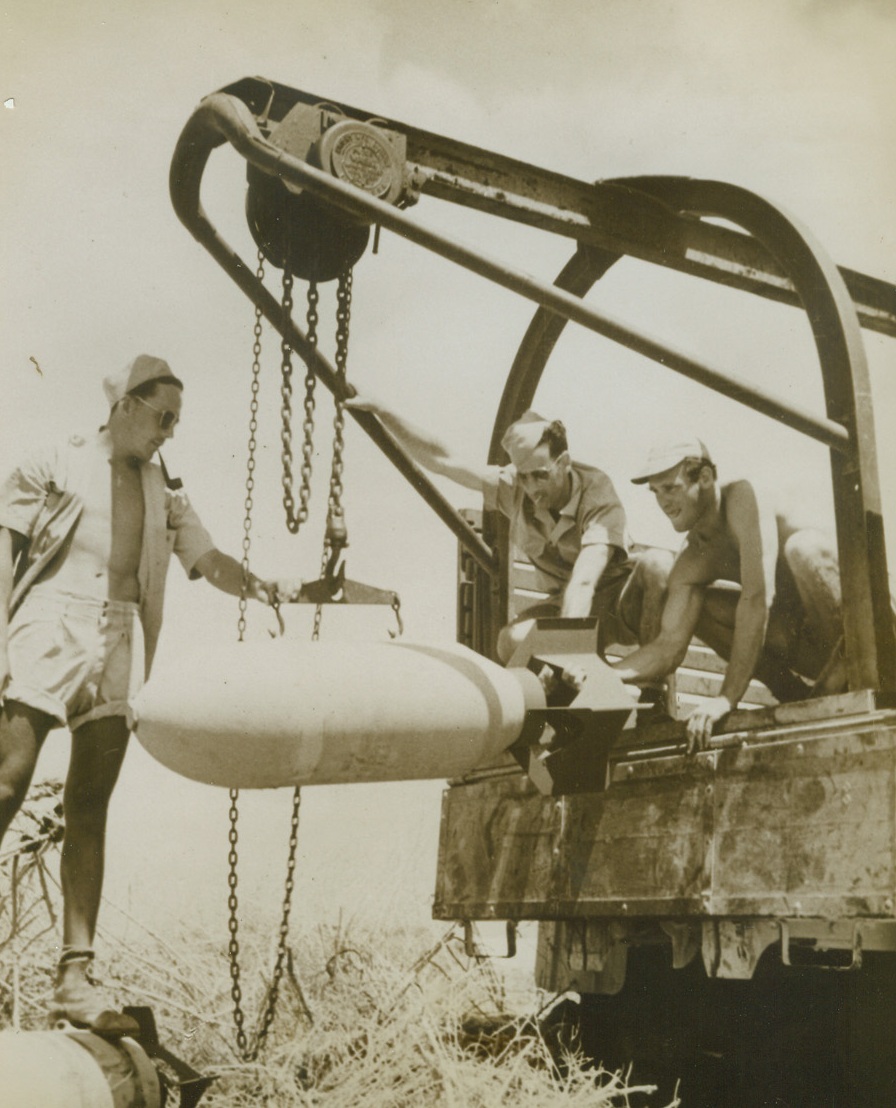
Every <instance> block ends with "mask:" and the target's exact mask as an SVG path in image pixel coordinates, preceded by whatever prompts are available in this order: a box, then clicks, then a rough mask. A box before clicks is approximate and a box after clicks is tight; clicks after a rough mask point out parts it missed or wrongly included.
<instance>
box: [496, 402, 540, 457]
mask: <svg viewBox="0 0 896 1108" xmlns="http://www.w3.org/2000/svg"><path fill="white" fill-rule="evenodd" d="M550 425H551V421H550V420H549V419H545V418H544V417H543V416H540V415H539V414H538V412H532V411H529V412H523V414H522V415H521V416H520V418H519V419H518V420H517V421H516V423H511V425H510V426H509V427H508V428H507V430H506V431H505V432H504V437H503V438H502V439H501V445H502V446H503V447H504V449H505V450H506V451H507V453H508V454H509V455H510V460H511V462H513V464H514V465H515V466H521V465H525V463H526V461H527V460H528V458H529V456H530V455H531V454H532V452H533V451H534V450H535V448H536V447H537V446H538V444H539V443H540V442H541V440H542V438H543V436H544V433H545V431H547V429H548V428H549V427H550Z"/></svg>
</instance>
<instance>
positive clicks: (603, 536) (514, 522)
mask: <svg viewBox="0 0 896 1108" xmlns="http://www.w3.org/2000/svg"><path fill="white" fill-rule="evenodd" d="M349 404H350V405H351V406H354V407H357V408H361V409H364V410H366V411H371V412H373V413H374V414H375V415H377V416H378V417H379V418H380V420H381V421H382V422H383V424H384V425H385V426H386V428H387V429H388V430H389V431H390V432H391V433H392V434H393V435H394V436H395V437H396V439H398V441H399V442H400V443H401V444H402V445H404V447H405V448H406V449H407V451H408V453H409V454H410V455H411V457H413V458H414V459H415V460H416V461H417V462H419V463H420V465H422V466H424V467H425V468H426V469H428V470H430V471H431V472H433V473H437V474H442V475H444V476H446V477H449V478H451V480H453V481H456V482H457V483H458V484H460V485H463V486H464V487H465V488H468V489H472V490H474V491H475V492H480V493H482V495H483V497H484V501H485V507H486V508H487V509H489V510H496V509H497V510H498V511H500V512H501V513H502V514H503V515H505V516H507V518H508V519H509V521H510V537H511V541H512V542H513V544H514V546H515V547H516V548H517V549H518V550H520V551H521V552H522V553H523V554H524V555H525V556H526V557H527V558H528V559H529V560H530V561H531V562H532V565H533V566H534V567H535V571H536V577H535V590H536V591H538V592H545V593H547V594H548V595H547V599H546V600H544V601H542V602H540V603H538V604H535V605H532V606H531V607H529V608H526V609H525V610H524V611H522V612H520V613H519V614H518V615H517V617H516V618H515V619H514V621H513V622H512V623H511V624H509V625H508V626H507V627H505V628H503V629H502V631H501V634H500V636H499V638H498V656H499V657H500V659H501V661H502V662H506V661H507V660H508V659H509V658H510V657H511V656H512V654H513V652H514V650H515V649H516V647H517V646H518V645H519V644H520V643H521V642H522V641H523V639H524V638H525V637H526V635H527V633H528V631H529V629H530V628H531V626H532V621H533V620H535V619H537V618H540V617H546V616H565V617H581V616H588V615H596V616H598V618H599V627H600V643H599V646H600V647H601V648H603V647H606V646H609V645H611V644H612V643H616V642H622V643H627V644H629V645H631V644H634V643H637V642H649V641H650V639H651V638H652V637H653V636H654V635H655V634H656V633H657V631H658V630H659V618H660V612H661V610H662V605H663V600H664V597H665V585H666V578H667V576H668V573H669V569H670V567H671V564H672V555H671V554H670V553H669V552H668V551H665V550H648V551H643V552H641V553H639V554H633V553H632V552H631V549H630V543H629V538H628V532H627V527H626V519H625V511H624V509H623V507H622V504H621V503H620V501H619V497H618V496H617V495H616V490H615V489H614V488H613V483H612V481H611V480H610V478H609V477H608V476H607V475H606V473H603V472H602V471H601V470H599V469H596V468H594V467H592V466H586V465H582V464H580V463H579V462H574V461H573V460H572V459H571V457H570V453H569V446H568V444H567V441H566V430H565V428H564V426H563V424H562V423H561V422H560V421H559V420H553V421H551V420H547V419H544V418H543V417H542V416H540V415H538V414H537V413H536V412H531V411H530V412H526V413H525V414H524V415H522V416H521V417H520V418H519V419H518V420H517V421H516V422H515V423H513V424H511V425H510V427H508V428H507V431H506V432H505V434H504V437H503V439H502V440H501V445H502V446H503V447H504V449H505V450H506V451H507V455H508V457H509V459H510V464H509V465H506V466H489V465H476V464H475V463H470V462H469V461H467V460H465V459H461V458H458V457H456V456H455V455H454V454H452V452H451V451H450V450H449V449H448V447H447V446H445V445H444V444H443V443H441V442H439V441H438V440H437V439H435V438H434V437H433V436H432V435H430V434H429V433H428V432H426V431H423V430H421V429H420V428H418V427H414V426H412V425H411V424H410V423H409V422H408V421H407V420H405V419H404V418H403V417H401V416H399V415H397V414H396V413H395V412H393V411H390V410H389V409H388V408H386V407H385V406H384V405H383V404H381V403H379V402H376V403H375V402H373V401H372V400H370V399H369V398H366V397H364V398H361V397H357V398H355V399H354V400H351V401H349ZM644 684H645V685H648V684H649V683H648V682H644ZM658 695H659V690H657V689H651V690H649V692H648V696H647V697H645V699H653V698H655V696H658Z"/></svg>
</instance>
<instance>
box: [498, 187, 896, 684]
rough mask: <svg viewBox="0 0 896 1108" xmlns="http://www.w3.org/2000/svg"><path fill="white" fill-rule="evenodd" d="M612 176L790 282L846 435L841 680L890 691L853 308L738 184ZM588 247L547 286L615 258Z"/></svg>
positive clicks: (762, 203)
mask: <svg viewBox="0 0 896 1108" xmlns="http://www.w3.org/2000/svg"><path fill="white" fill-rule="evenodd" d="M613 183H614V184H618V185H620V186H622V187H626V188H630V189H632V191H635V192H641V193H642V194H647V195H649V196H651V197H652V198H654V199H658V200H660V201H661V202H663V203H665V204H667V205H669V206H670V207H671V208H674V209H675V210H676V211H677V212H679V213H689V214H694V215H703V216H716V217H719V218H723V219H726V220H728V221H729V222H731V223H734V224H736V225H738V226H740V227H742V228H743V229H744V230H745V231H747V232H748V233H749V234H751V235H752V236H753V237H754V238H755V239H756V240H757V241H758V242H760V243H761V244H762V245H763V246H764V247H765V248H766V249H767V250H768V251H769V253H770V254H772V255H773V256H774V257H775V258H776V259H777V261H778V262H779V264H780V265H781V266H782V268H783V269H784V271H785V272H786V273H787V275H788V276H789V277H790V279H791V280H792V281H793V284H794V287H795V289H796V291H797V294H798V295H799V298H800V300H801V302H802V304H803V306H804V308H805V310H806V313H807V315H808V317H809V323H810V326H811V328H812V334H813V338H814V341H815V346H816V350H817V352H818V357H819V362H820V366H821V371H822V382H823V387H824V394H825V403H826V408H827V414H828V417H829V418H830V419H832V420H836V421H837V422H838V423H840V424H841V425H843V426H844V427H845V428H846V430H847V432H848V435H849V442H848V446H847V449H846V450H842V449H838V450H834V449H831V450H830V459H831V472H832V481H833V491H834V505H835V515H836V528H837V543H838V549H839V556H840V577H841V584H842V591H843V620H844V639H845V645H846V661H847V667H848V679H849V685H850V688H852V689H861V688H870V689H875V690H880V691H883V692H888V693H892V692H894V691H896V631H894V625H893V618H892V613H891V605H890V598H889V590H888V587H887V581H888V575H887V561H886V548H885V542H884V530H883V516H882V510H881V503H880V488H879V480H878V470H877V460H876V454H875V438H874V424H873V413H872V409H871V396H870V382H869V377H868V367H867V362H866V359H865V351H864V346H863V343H862V338H861V331H860V326H859V322H858V318H857V315H856V311H855V307H854V305H853V302H852V300H851V298H850V295H849V293H848V291H847V289H846V285H845V283H844V281H843V278H842V276H841V275H840V273H839V271H838V269H837V267H836V266H835V265H834V263H833V262H832V261H831V260H830V258H829V257H828V255H827V253H826V252H825V251H824V250H823V248H822V247H821V246H820V245H819V244H818V243H817V242H816V241H815V239H814V238H813V237H812V236H811V235H810V233H809V232H808V231H806V230H805V229H804V228H803V227H802V226H801V225H800V224H799V223H798V222H797V221H796V220H794V219H793V218H791V217H790V216H789V215H788V214H787V213H785V212H784V211H782V210H781V209H780V208H779V207H777V206H775V205H774V204H772V203H771V202H769V201H768V200H765V199H764V198H763V197H761V196H758V195H757V194H756V193H753V192H750V191H749V190H747V189H743V188H741V187H739V186H736V185H730V184H727V183H725V182H719V181H705V180H697V179H692V178H679V177H639V178H627V179H620V180H618V181H614V182H613ZM589 255H593V252H592V251H591V250H588V249H582V248H580V250H579V251H577V253H576V254H575V255H574V256H573V258H572V259H571V260H570V262H569V263H567V266H566V267H565V268H564V270H563V271H562V272H561V274H560V275H559V276H558V278H557V281H556V284H557V285H558V286H560V287H564V288H569V289H570V290H571V291H572V290H574V291H575V292H576V293H577V294H578V295H580V296H584V295H585V294H586V293H587V292H588V290H589V289H590V288H591V287H592V285H593V284H594V283H595V281H596V280H598V279H599V278H600V277H601V276H603V274H604V273H605V272H606V271H607V269H609V267H610V265H612V264H613V262H614V261H616V260H617V257H618V256H611V255H608V254H605V253H603V252H599V253H598V254H596V255H593V257H591V258H589ZM551 314H553V313H550V312H549V310H548V309H545V308H539V310H538V311H537V312H536V314H535V316H534V318H533V320H532V323H531V324H530V326H529V328H528V330H527V332H526V335H525V336H524V338H523V341H522V343H521V345H520V348H519V351H518V353H517V356H516V359H515V360H514V363H513V367H512V368H511V371H510V374H509V377H508V382H507V386H506V387H505V390H504V394H503V396H502V399H501V402H500V404H499V408H498V412H497V416H496V422H495V427H494V432H493V436H492V442H491V446H490V452H489V459H490V461H493V462H494V461H498V460H500V437H501V435H502V433H503V430H504V428H505V427H506V426H507V424H508V423H509V422H512V420H513V419H514V418H516V416H518V415H519V414H520V413H521V412H522V411H523V410H524V409H525V407H527V406H528V404H529V403H531V400H532V397H533V396H534V393H535V388H536V387H537V384H538V381H539V380H540V378H541V375H542V373H543V371H544V367H545V364H546V362H547V358H548V356H549V355H550V353H551V351H552V350H553V347H554V345H555V343H556V341H557V339H558V337H559V335H560V333H561V332H562V329H563V327H564V326H565V323H566V320H565V319H563V318H559V317H555V318H554V320H549V319H548V316H549V315H551ZM750 406H753V405H750ZM487 526H488V527H489V530H493V529H494V527H495V524H494V522H493V521H490V523H489V524H487ZM486 534H487V535H488V531H487V532H486ZM499 537H500V536H499ZM500 549H502V550H505V549H506V543H504V542H501V543H500ZM502 576H503V574H502ZM875 584H877V587H875ZM502 592H505V593H506V590H502ZM505 603H506V600H505ZM505 614H506V613H505Z"/></svg>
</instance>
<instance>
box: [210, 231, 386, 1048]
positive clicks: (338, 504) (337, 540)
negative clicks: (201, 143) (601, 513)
mask: <svg viewBox="0 0 896 1108" xmlns="http://www.w3.org/2000/svg"><path fill="white" fill-rule="evenodd" d="M264 257H265V255H264V252H263V251H262V250H261V249H259V253H258V268H257V270H256V277H257V278H258V281H259V283H260V282H262V281H263V279H264ZM292 293H293V276H292V273H291V272H290V268H289V265H288V264H285V265H284V266H283V295H282V326H281V335H282V341H281V344H280V352H281V361H280V370H281V375H280V400H281V406H280V440H281V444H282V481H281V483H282V487H283V506H284V509H285V512H286V525H287V528H288V529H289V531H290V532H292V533H293V534H295V533H296V532H298V530H299V528H300V527H301V526H302V524H303V523H305V521H306V520H307V518H308V511H309V502H310V498H311V477H312V460H313V452H314V431H315V424H314V414H315V382H316V375H315V372H314V363H315V357H314V355H315V351H316V350H317V330H318V323H319V317H318V304H319V293H318V288H317V282H316V281H314V280H310V281H309V283H308V307H307V313H306V322H307V340H308V346H309V353H308V354H307V355H305V357H304V360H305V365H306V372H305V398H304V419H303V422H302V464H301V468H300V482H299V489H298V506H296V493H295V479H294V474H293V447H292V423H293V413H292V372H293V365H292V355H293V349H292V344H291V342H290V341H289V338H288V336H289V331H290V327H291V325H292V309H293V295H292ZM336 297H337V309H336V358H335V364H336V380H335V388H334V393H335V414H334V417H333V459H332V466H331V469H330V482H329V491H328V495H327V524H326V531H325V534H324V541H323V550H322V554H321V571H320V579H319V580H318V581H314V582H310V583H308V584H305V585H303V586H302V589H301V590H300V594H299V596H297V597H294V598H291V599H295V600H299V601H306V602H311V603H313V604H314V605H315V610H314V621H313V626H312V632H311V638H312V641H315V642H316V641H317V640H318V639H319V638H320V629H321V622H322V619H323V609H324V604H326V603H332V602H338V603H348V602H354V603H362V604H383V603H386V604H389V605H390V606H391V608H392V611H393V612H394V613H395V617H396V621H397V623H398V634H401V631H402V624H401V607H400V601H399V599H398V595H397V594H396V593H394V592H387V591H386V590H383V589H374V588H370V587H369V586H367V585H362V584H360V583H359V582H356V581H347V580H346V579H345V567H344V565H343V564H340V565H338V566H337V563H338V562H339V560H340V558H341V555H342V552H343V550H344V548H345V547H346V545H347V544H348V533H347V529H346V525H345V509H344V507H343V503H342V497H343V492H344V487H343V471H344V459H343V455H344V451H345V400H344V398H345V396H346V394H347V392H348V379H347V366H348V343H349V328H350V323H351V303H352V272H351V269H348V270H346V271H345V272H344V273H342V274H341V275H340V277H339V285H338V289H337V294H336ZM261 335H262V311H261V308H260V307H258V306H256V309H255V324H254V328H253V343H252V387H251V400H250V405H249V449H248V459H247V463H246V495H245V500H244V507H245V516H244V521H243V540H242V551H243V557H242V587H241V590H240V600H239V619H238V622H237V630H238V634H239V640H240V642H242V641H243V638H244V635H245V630H246V606H247V597H248V591H249V585H250V581H251V574H250V568H249V554H250V550H251V543H252V538H251V534H252V509H253V507H254V491H255V468H256V458H255V454H256V449H257V431H258V408H259V400H258V397H259V379H260V366H261ZM272 605H273V607H274V610H275V612H276V615H277V619H278V622H279V624H280V630H281V633H282V631H283V619H282V616H281V615H280V598H279V597H277V596H276V595H275V596H274V597H273V598H272ZM391 634H392V632H390V635H391ZM393 637H394V636H393ZM300 807H301V792H300V790H299V789H298V788H297V789H296V790H295V792H294V794H293V804H292V819H291V825H290V837H289V851H288V856H287V865H286V883H285V889H284V895H283V905H282V911H281V917H280V928H279V936H278V942H277V953H276V959H275V963H274V969H273V972H272V975H271V982H270V985H269V986H268V990H267V997H266V999H265V1003H264V1006H263V1008H262V1011H261V1014H260V1016H259V1019H258V1025H257V1027H256V1029H255V1033H254V1035H253V1036H252V1039H251V1042H250V1039H249V1036H248V1034H247V1031H246V1014H245V1011H244V1009H243V990H242V980H241V971H240V961H239V956H240V943H239V899H238V896H237V889H238V885H239V876H238V862H239V855H238V850H237V847H238V844H239V790H238V789H231V790H230V812H229V818H230V828H229V833H228V841H229V844H230V849H229V852H228V856H227V860H228V875H227V886H228V897H227V907H228V913H229V915H228V931H229V935H230V939H229V942H228V948H227V952H228V962H229V968H230V979H231V989H230V993H231V1000H232V1002H233V1019H234V1025H235V1027H236V1042H237V1048H238V1050H239V1052H240V1056H241V1058H242V1059H243V1060H244V1061H246V1062H252V1061H255V1059H256V1058H257V1057H258V1054H259V1051H260V1050H261V1047H262V1045H263V1043H264V1040H265V1038H266V1036H267V1033H268V1029H269V1028H270V1025H271V1023H272V1022H273V1019H274V1015H275V1011H276V1006H277V998H278V993H279V988H280V983H281V980H282V976H283V972H284V968H285V965H286V959H287V940H288V936H289V916H290V910H291V906H292V895H293V890H294V887H295V864H296V850H297V845H298V830H299V811H300Z"/></svg>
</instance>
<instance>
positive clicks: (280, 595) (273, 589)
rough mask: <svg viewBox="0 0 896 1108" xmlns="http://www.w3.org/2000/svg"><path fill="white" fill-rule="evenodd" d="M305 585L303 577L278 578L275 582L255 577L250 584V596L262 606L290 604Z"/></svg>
mask: <svg viewBox="0 0 896 1108" xmlns="http://www.w3.org/2000/svg"><path fill="white" fill-rule="evenodd" d="M303 584H304V581H303V580H302V579H301V577H294V578H285V577H278V578H277V579H276V580H273V581H262V580H261V579H260V578H258V577H253V578H252V580H251V582H250V583H249V596H250V597H251V598H252V599H253V600H260V601H261V603H262V604H271V605H274V604H288V603H289V602H290V601H291V600H295V598H296V597H297V596H298V595H299V593H300V592H301V591H302V585H303Z"/></svg>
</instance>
